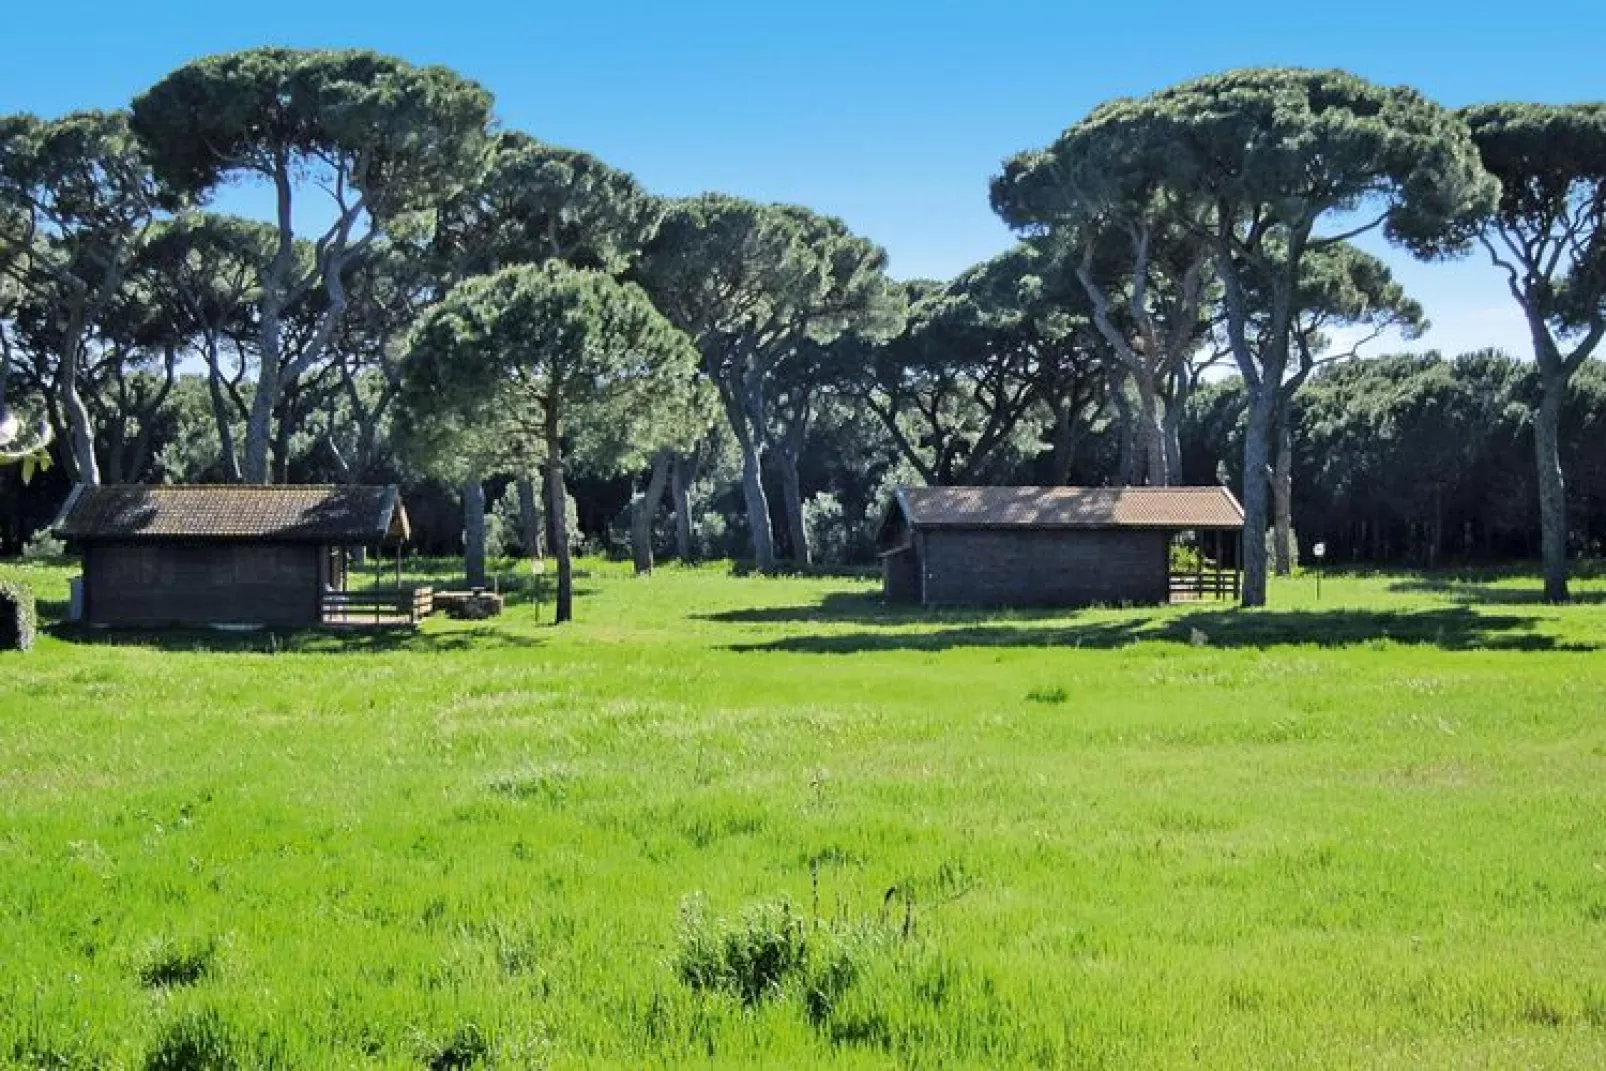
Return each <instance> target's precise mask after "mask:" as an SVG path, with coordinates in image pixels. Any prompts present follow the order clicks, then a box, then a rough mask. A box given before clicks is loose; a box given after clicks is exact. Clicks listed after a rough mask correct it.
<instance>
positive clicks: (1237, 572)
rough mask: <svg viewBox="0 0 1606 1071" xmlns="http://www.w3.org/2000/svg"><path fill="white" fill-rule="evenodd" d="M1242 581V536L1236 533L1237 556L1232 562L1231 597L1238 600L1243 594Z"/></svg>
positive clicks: (1241, 533)
mask: <svg viewBox="0 0 1606 1071" xmlns="http://www.w3.org/2000/svg"><path fill="white" fill-rule="evenodd" d="M1243 581H1244V534H1243V532H1241V531H1240V532H1239V533H1238V556H1237V557H1236V558H1234V559H1233V562H1232V597H1233V598H1234V599H1238V598H1240V597H1241V596H1242V594H1243Z"/></svg>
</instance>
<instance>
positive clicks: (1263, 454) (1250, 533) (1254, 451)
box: [1243, 386, 1273, 606]
mask: <svg viewBox="0 0 1606 1071" xmlns="http://www.w3.org/2000/svg"><path fill="white" fill-rule="evenodd" d="M1272 396H1273V388H1269V387H1265V386H1261V387H1258V388H1257V387H1252V388H1250V392H1249V419H1248V426H1247V427H1246V428H1245V431H1244V503H1243V504H1244V587H1243V604H1244V605H1245V606H1264V605H1266V521H1267V513H1268V509H1267V507H1268V505H1269V502H1268V499H1269V498H1270V495H1269V494H1268V493H1267V492H1268V491H1269V489H1270V481H1269V480H1268V479H1267V475H1266V466H1267V463H1268V462H1269V461H1270V454H1271V438H1272V408H1273V401H1272Z"/></svg>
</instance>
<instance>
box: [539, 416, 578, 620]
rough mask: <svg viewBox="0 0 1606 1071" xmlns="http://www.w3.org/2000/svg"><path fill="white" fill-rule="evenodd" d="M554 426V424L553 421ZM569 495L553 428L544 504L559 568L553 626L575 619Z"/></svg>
mask: <svg viewBox="0 0 1606 1071" xmlns="http://www.w3.org/2000/svg"><path fill="white" fill-rule="evenodd" d="M553 423H554V425H555V422H553ZM568 499H569V492H568V490H567V488H565V487H564V486H563V452H562V443H561V442H560V441H559V439H558V435H557V431H556V427H555V426H554V427H553V428H552V429H551V430H550V431H549V432H548V435H547V464H546V501H547V506H546V508H547V515H548V516H549V517H550V518H552V520H551V522H550V525H549V527H550V529H551V536H552V557H553V558H554V559H556V561H557V565H558V601H557V610H556V612H555V613H554V615H553V623H554V624H558V625H561V624H563V623H564V622H566V621H572V620H573V619H574V562H573V561H572V560H571V559H570V557H569V510H568Z"/></svg>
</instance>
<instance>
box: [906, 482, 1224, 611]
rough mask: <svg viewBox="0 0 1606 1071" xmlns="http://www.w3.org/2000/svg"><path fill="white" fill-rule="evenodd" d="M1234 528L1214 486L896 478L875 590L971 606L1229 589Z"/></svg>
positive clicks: (1105, 600) (1164, 597)
mask: <svg viewBox="0 0 1606 1071" xmlns="http://www.w3.org/2000/svg"><path fill="white" fill-rule="evenodd" d="M1243 527H1244V514H1243V508H1242V507H1241V506H1239V505H1238V500H1237V499H1235V498H1233V496H1232V492H1230V491H1228V490H1227V489H1226V488H1225V487H904V488H900V489H899V490H898V491H897V492H896V494H895V496H894V500H893V503H892V506H891V507H890V509H889V510H888V512H887V516H886V519H885V520H884V521H883V522H882V525H881V531H880V536H879V539H878V542H879V545H880V552H881V563H882V585H883V592H884V594H885V596H886V598H887V599H888V600H890V601H897V602H918V603H921V604H924V605H933V604H944V603H949V604H969V605H981V606H1090V605H1095V604H1110V605H1122V604H1159V603H1165V602H1168V601H1170V600H1171V599H1172V598H1203V597H1206V596H1216V597H1219V598H1227V597H1232V598H1236V597H1237V595H1238V592H1239V586H1240V580H1239V577H1240V572H1239V570H1240V569H1241V563H1242V561H1243V548H1242V540H1243ZM1183 532H1192V533H1193V534H1194V543H1195V548H1196V549H1197V550H1198V551H1199V554H1198V557H1197V559H1196V560H1197V565H1196V566H1195V567H1194V568H1192V569H1190V570H1188V571H1187V572H1186V573H1182V572H1176V571H1173V569H1172V567H1171V544H1172V541H1173V539H1174V538H1175V537H1176V536H1178V535H1179V534H1181V533H1183ZM1211 551H1213V553H1214V557H1213V558H1209V559H1207V557H1206V553H1207V552H1211ZM1229 555H1230V560H1231V563H1232V564H1231V568H1230V569H1229V568H1228V567H1227V562H1228V558H1229Z"/></svg>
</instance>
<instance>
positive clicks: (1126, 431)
mask: <svg viewBox="0 0 1606 1071" xmlns="http://www.w3.org/2000/svg"><path fill="white" fill-rule="evenodd" d="M1123 378H1124V377H1117V378H1116V379H1115V381H1114V382H1113V383H1112V384H1111V390H1110V399H1111V401H1112V402H1114V404H1115V414H1116V434H1117V435H1119V436H1120V437H1121V439H1120V455H1119V458H1118V460H1117V463H1116V475H1115V482H1116V483H1118V484H1120V485H1121V486H1123V487H1129V486H1131V485H1132V483H1133V482H1134V474H1135V473H1134V470H1135V469H1136V468H1137V458H1138V452H1137V420H1136V419H1135V417H1134V416H1133V413H1132V400H1131V399H1130V398H1128V397H1127V396H1126V384H1125V383H1124V382H1123Z"/></svg>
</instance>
